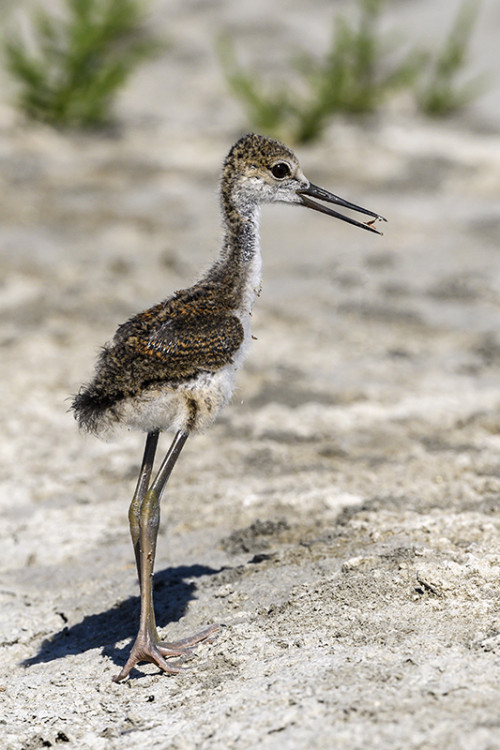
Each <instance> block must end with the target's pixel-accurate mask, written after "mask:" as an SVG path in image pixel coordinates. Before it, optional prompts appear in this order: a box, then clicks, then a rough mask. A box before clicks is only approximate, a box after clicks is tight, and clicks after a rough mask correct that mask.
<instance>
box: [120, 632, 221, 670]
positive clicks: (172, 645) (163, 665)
mask: <svg viewBox="0 0 500 750" xmlns="http://www.w3.org/2000/svg"><path fill="white" fill-rule="evenodd" d="M218 629H219V626H218V625H211V626H210V627H209V628H205V630H201V631H200V632H199V633H195V634H194V635H191V636H188V637H187V638H182V639H181V640H179V641H172V642H162V641H160V639H159V637H158V634H157V633H153V634H151V633H141V632H140V631H139V633H138V634H137V638H136V640H135V643H134V645H133V647H132V651H131V652H130V656H129V658H128V659H127V663H126V664H125V666H124V667H123V669H122V670H121V672H120V674H118V675H116V676H115V677H113V682H122V680H124V679H125V678H126V677H128V676H129V674H130V672H131V671H132V669H133V668H134V667H135V665H136V664H138V663H139V662H141V661H148V662H151V663H152V664H156V666H157V667H159V669H161V670H162V671H163V672H167V673H168V674H179V672H180V671H181V670H182V665H183V663H184V662H185V661H188V660H189V659H192V657H193V656H194V654H193V651H192V650H191V648H190V647H192V646H196V645H197V644H198V643H200V641H204V640H207V639H208V640H209V642H211V641H212V640H213V638H211V636H214V635H215V633H216V632H217V630H218ZM169 656H180V657H181V658H180V659H178V660H177V661H175V662H170V663H168V662H167V661H166V659H165V658H164V657H167V658H168V657H169Z"/></svg>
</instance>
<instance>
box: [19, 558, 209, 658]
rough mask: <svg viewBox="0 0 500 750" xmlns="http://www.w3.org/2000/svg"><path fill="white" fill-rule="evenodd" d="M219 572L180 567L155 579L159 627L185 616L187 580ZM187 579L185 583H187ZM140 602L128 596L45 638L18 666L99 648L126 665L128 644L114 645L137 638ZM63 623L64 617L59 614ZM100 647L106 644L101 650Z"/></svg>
mask: <svg viewBox="0 0 500 750" xmlns="http://www.w3.org/2000/svg"><path fill="white" fill-rule="evenodd" d="M221 570H222V568H219V569H215V568H210V567H208V566H206V565H189V566H188V565H182V566H178V567H175V568H165V570H161V571H159V572H158V573H156V575H155V577H154V592H155V614H156V622H157V624H158V626H159V627H165V626H166V625H168V624H169V623H171V622H177V621H178V620H180V618H181V617H182V616H183V615H184V614H185V613H186V611H187V608H188V604H189V602H190V601H191V600H192V599H194V598H195V591H196V584H195V583H194V582H193V581H192V580H189V579H192V578H200V577H201V576H206V575H216V574H217V573H220V572H221ZM186 579H188V580H186ZM139 609H140V598H139V597H138V596H130V597H129V598H128V599H125V601H123V602H120V604H117V605H116V606H114V607H111V608H110V609H108V610H106V611H104V612H99V613H98V614H93V615H87V616H86V617H84V618H83V620H81V622H78V623H76V624H75V625H71V626H70V627H68V626H64V627H63V628H62V629H61V630H60V631H59V632H57V633H54V634H53V635H51V636H50V638H46V639H45V640H44V641H43V642H42V644H41V645H40V648H39V650H38V653H37V654H36V655H35V656H32V657H30V658H28V659H25V660H24V661H23V662H21V665H22V666H24V667H31V666H33V665H35V664H40V663H43V662H50V661H54V660H55V659H62V658H64V657H65V656H68V655H70V654H81V653H83V652H84V651H88V650H90V649H93V648H99V647H102V653H103V655H105V656H109V657H110V658H111V659H112V660H113V662H114V663H115V664H121V663H124V662H125V661H126V656H127V655H128V652H129V650H130V644H127V645H125V646H123V647H122V648H119V647H118V646H116V643H117V642H119V641H123V640H125V639H127V638H132V637H134V636H135V635H136V632H137V627H138V622H139ZM61 617H63V619H64V615H63V614H62V613H61ZM103 643H105V644H109V645H105V646H103Z"/></svg>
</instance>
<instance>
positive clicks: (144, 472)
mask: <svg viewBox="0 0 500 750" xmlns="http://www.w3.org/2000/svg"><path fill="white" fill-rule="evenodd" d="M159 434H160V432H159V430H155V431H154V432H149V433H148V436H147V438H146V447H145V448H144V457H143V459H142V466H141V471H140V474H139V479H138V480H137V487H136V488H135V492H134V497H133V498H132V502H131V503H130V507H129V509H128V520H129V525H130V536H131V537H132V545H133V547H134V554H135V562H136V565H137V575H138V576H139V585H140V583H141V562H140V536H141V507H142V503H143V501H144V498H145V497H146V493H147V491H148V488H149V483H150V480H151V472H152V471H153V464H154V460H155V453H156V448H157V446H158V437H159Z"/></svg>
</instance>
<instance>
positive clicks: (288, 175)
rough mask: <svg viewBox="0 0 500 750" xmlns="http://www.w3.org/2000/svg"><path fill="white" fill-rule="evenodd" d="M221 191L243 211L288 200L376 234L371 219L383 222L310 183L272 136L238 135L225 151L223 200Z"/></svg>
mask: <svg viewBox="0 0 500 750" xmlns="http://www.w3.org/2000/svg"><path fill="white" fill-rule="evenodd" d="M224 191H227V192H228V193H229V196H230V202H231V204H232V205H233V206H234V207H235V208H237V209H239V210H240V211H242V212H243V213H246V212H247V211H251V210H252V209H253V208H254V207H255V206H256V205H258V204H260V203H274V202H280V203H292V204H295V205H298V206H305V207H306V208H310V209H313V210H314V211H320V212H321V213H324V214H328V215H329V216H334V217H335V218H337V219H341V220H342V221H347V222H348V223H349V224H354V226H357V227H361V228H362V229H367V230H368V231H370V232H375V233H376V234H380V232H379V231H378V230H377V229H375V228H374V226H373V224H374V223H375V221H386V219H384V218H383V216H380V214H376V213H374V212H373V211H369V210H368V209H366V208H362V207H361V206H357V205H356V204H355V203H350V202H349V201H347V200H345V199H344V198H340V197H339V196H338V195H334V193H330V192H328V191H327V190H324V189H323V188H320V187H318V186H317V185H313V184H312V183H311V182H310V181H309V180H308V179H307V177H306V176H305V175H304V173H303V172H302V169H301V168H300V164H299V161H298V159H297V157H296V156H295V154H294V153H293V151H292V150H291V149H289V148H288V147H287V146H285V145H284V144H283V143H280V142H279V141H276V140H274V139H273V138H266V137H265V136H262V135H257V134H255V133H250V134H249V135H245V136H243V138H240V140H239V141H237V142H236V143H235V144H234V146H233V147H232V149H231V151H230V152H229V154H228V156H227V158H226V160H225V162H224V169H223V175H222V193H223V199H224ZM313 198H316V199H317V200H318V201H321V203H318V202H317V201H316V200H313ZM325 204H330V205H332V204H333V205H335V206H339V207H344V208H347V209H349V210H351V211H355V212H358V213H362V214H364V215H366V216H370V217H372V220H371V221H368V222H360V221H357V220H356V219H353V218H352V217H350V216H345V215H344V214H341V213H339V212H338V211H336V210H335V209H333V208H330V207H329V206H328V205H325Z"/></svg>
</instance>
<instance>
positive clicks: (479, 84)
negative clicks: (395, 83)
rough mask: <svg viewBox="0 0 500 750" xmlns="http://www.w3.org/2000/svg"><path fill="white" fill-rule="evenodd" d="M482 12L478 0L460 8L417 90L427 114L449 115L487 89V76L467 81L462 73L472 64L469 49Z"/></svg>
mask: <svg viewBox="0 0 500 750" xmlns="http://www.w3.org/2000/svg"><path fill="white" fill-rule="evenodd" d="M478 13H479V5H478V4H477V3H476V2H474V0H466V2H464V3H463V5H462V6H461V7H460V9H459V12H458V14H457V17H456V19H455V22H454V24H453V26H452V28H451V30H450V33H449V35H448V37H447V39H446V40H445V42H444V44H443V46H442V47H441V49H440V50H438V52H437V54H436V55H435V57H434V58H433V59H430V66H429V70H428V72H427V73H426V74H424V76H423V78H424V80H423V83H422V84H421V86H420V87H419V89H418V91H417V102H418V106H419V108H420V110H421V111H422V112H424V113H425V114H427V115H430V116H435V117H445V116H447V115H450V114H453V113H454V112H457V111H458V110H459V109H462V108H463V107H465V106H466V105H467V104H469V103H470V102H472V101H474V99H476V98H477V97H478V96H479V95H480V94H481V93H482V91H484V89H485V88H486V82H485V78H484V76H476V77H475V78H473V79H472V80H469V81H467V83H461V82H460V76H461V74H462V72H463V70H464V69H465V67H466V65H467V63H468V49H469V44H470V39H471V36H472V32H473V31H474V26H475V24H476V20H477V16H478Z"/></svg>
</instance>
